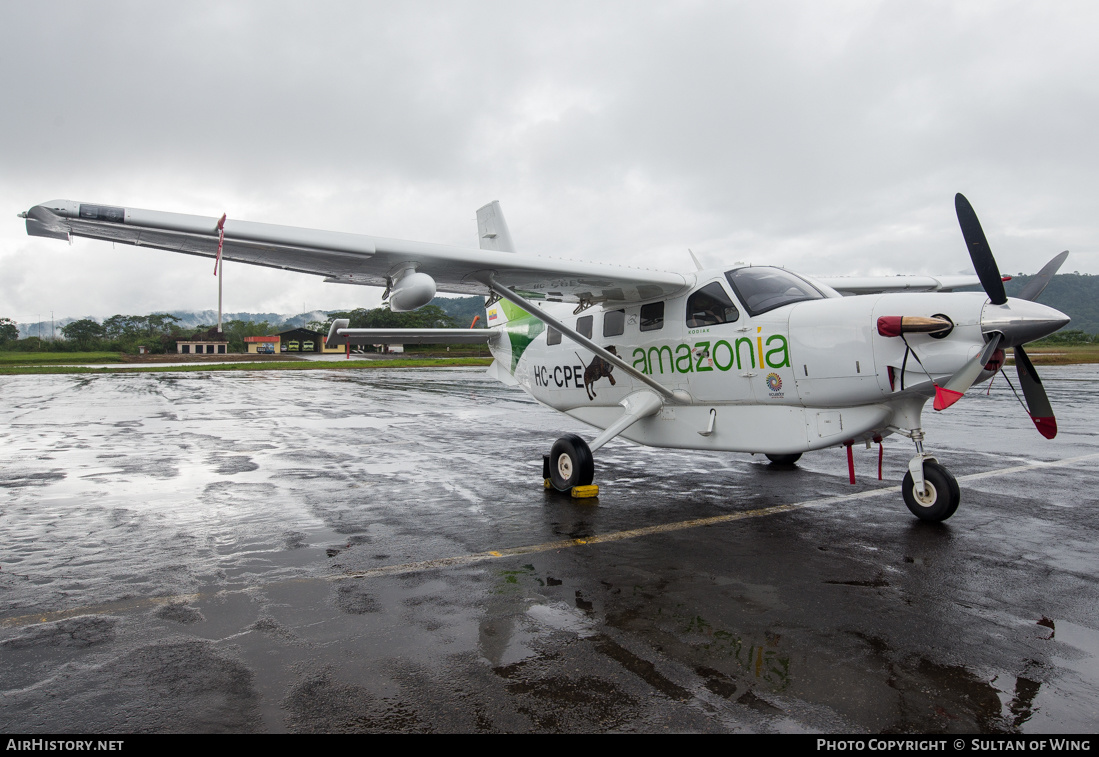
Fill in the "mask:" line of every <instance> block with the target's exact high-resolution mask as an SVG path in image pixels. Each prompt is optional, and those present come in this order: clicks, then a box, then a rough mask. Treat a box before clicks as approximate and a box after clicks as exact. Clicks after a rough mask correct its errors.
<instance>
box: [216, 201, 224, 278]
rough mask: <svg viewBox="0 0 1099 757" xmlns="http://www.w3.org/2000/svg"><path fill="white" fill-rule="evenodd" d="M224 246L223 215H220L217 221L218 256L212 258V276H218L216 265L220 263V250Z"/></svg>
mask: <svg viewBox="0 0 1099 757" xmlns="http://www.w3.org/2000/svg"><path fill="white" fill-rule="evenodd" d="M224 244H225V214H224V213H222V214H221V220H219V221H218V254H217V257H216V258H214V275H215V276H217V275H218V263H220V262H221V248H222V245H224Z"/></svg>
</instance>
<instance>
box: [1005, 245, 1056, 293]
mask: <svg viewBox="0 0 1099 757" xmlns="http://www.w3.org/2000/svg"><path fill="white" fill-rule="evenodd" d="M1067 257H1068V250H1065V251H1064V252H1062V253H1061V254H1060V255H1057V256H1055V257H1054V258H1053V260H1051V261H1049V262H1048V263H1046V264H1045V265H1044V266H1042V270H1040V271H1038V273H1036V274H1034V278H1032V279H1031V280H1030V281H1028V282H1027V283H1026V286H1025V287H1023V290H1022V291H1021V292H1019V294H1018V295H1016V296H1017V297H1018V298H1019V299H1020V300H1030V301H1031V302H1034V301H1035V300H1036V299H1038V296H1039V295H1041V294H1042V292H1044V291H1045V290H1046V287H1047V286H1048V285H1049V282H1050V279H1052V278H1053V275H1054V274H1055V273H1057V269H1059V268H1060V267H1061V265H1062V264H1063V263H1064V262H1065V258H1067Z"/></svg>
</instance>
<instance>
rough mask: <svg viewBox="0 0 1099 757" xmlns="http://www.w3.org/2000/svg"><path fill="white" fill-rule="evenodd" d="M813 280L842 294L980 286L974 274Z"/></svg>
mask: <svg viewBox="0 0 1099 757" xmlns="http://www.w3.org/2000/svg"><path fill="white" fill-rule="evenodd" d="M813 280H814V281H819V282H821V283H822V284H827V285H828V286H830V287H832V288H833V289H835V290H836V291H837V292H839V293H840V294H842V295H855V294H880V293H882V292H952V291H954V290H955V289H959V288H961V287H970V286H980V285H981V280H980V279H979V278H977V276H976V275H972V276H966V275H959V276H831V277H828V276H814V277H813Z"/></svg>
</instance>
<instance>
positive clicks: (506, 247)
mask: <svg viewBox="0 0 1099 757" xmlns="http://www.w3.org/2000/svg"><path fill="white" fill-rule="evenodd" d="M477 242H478V244H480V246H481V249H482V250H496V251H497V252H515V243H514V242H513V241H511V232H510V231H508V223H507V221H505V220H504V211H502V210H501V209H500V201H499V200H493V201H492V202H490V203H489V204H488V205H485V206H483V207H481V208H479V209H478V210H477Z"/></svg>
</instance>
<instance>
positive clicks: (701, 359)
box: [632, 334, 790, 376]
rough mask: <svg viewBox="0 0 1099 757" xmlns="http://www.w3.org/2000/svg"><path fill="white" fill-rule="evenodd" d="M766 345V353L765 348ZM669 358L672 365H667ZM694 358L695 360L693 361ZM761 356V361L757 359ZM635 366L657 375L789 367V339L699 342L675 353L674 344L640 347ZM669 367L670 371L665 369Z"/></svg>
mask: <svg viewBox="0 0 1099 757" xmlns="http://www.w3.org/2000/svg"><path fill="white" fill-rule="evenodd" d="M765 346H766V348H767V349H766V350H765V349H764V347H765ZM665 355H667V357H668V362H667V363H665V362H664V356H665ZM692 356H693V357H694V358H695V359H694V360H692V359H691V358H692ZM757 356H758V360H757ZM632 357H633V367H634V368H636V369H637V370H639V371H641V372H642V373H644V374H647V375H650V376H651V375H653V374H655V373H660V374H663V373H665V372H667V373H692V372H694V373H702V372H705V371H712V370H714V369H715V368H716V369H717V370H719V371H729V370H732V369H733V368H734V367H735V368H736V369H737V370H743V369H744V368H763V367H767V368H789V367H790V346H789V343H788V342H787V341H786V337H784V336H783V335H781V334H774V335H772V336H769V337H767V339H766V340H764V339H763V337H756V339H755V341H754V342H753V340H752V339H750V338H748V337H741V338H739V339H737V340H735V341H734V342H733V343H732V344H730V343H729V342H727V341H726V340H724V339H722V340H720V341H718V342H713V343H711V342H696V343H695V345H694V349H692V348H691V347H689V346H688V345H686V344H680V345H677V346H676V347H675V349H674V351H673V349H672V347H671V346H670V345H666V344H665V345H661V346H660V347H649V348H648V350H646V349H645V348H643V347H637V348H636V349H634V351H633V355H632ZM665 365H667V370H665V367H664V366H665Z"/></svg>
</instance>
